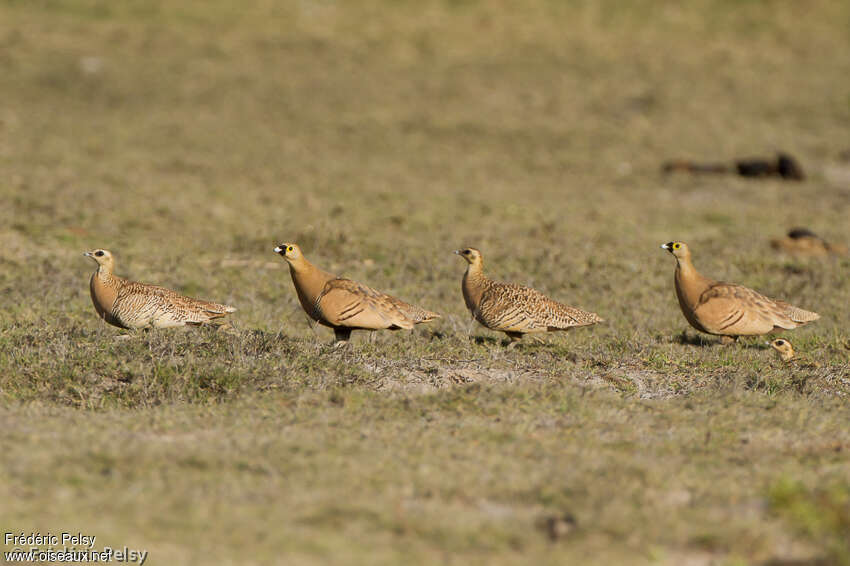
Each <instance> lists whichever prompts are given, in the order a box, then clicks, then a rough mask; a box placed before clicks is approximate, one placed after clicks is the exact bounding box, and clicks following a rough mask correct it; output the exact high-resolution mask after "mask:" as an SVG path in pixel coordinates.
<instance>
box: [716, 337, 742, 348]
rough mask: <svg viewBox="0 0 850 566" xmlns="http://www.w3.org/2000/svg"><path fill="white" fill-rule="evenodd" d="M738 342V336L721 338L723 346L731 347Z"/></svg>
mask: <svg viewBox="0 0 850 566" xmlns="http://www.w3.org/2000/svg"><path fill="white" fill-rule="evenodd" d="M737 341H738V337H737V336H721V337H720V343H721V344H723V345H724V346H729V345H730V344H734V343H735V342H737Z"/></svg>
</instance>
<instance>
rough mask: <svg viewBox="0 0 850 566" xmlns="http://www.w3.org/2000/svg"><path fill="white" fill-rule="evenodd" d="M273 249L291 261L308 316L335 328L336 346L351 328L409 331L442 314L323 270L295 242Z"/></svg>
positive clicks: (290, 270) (297, 286) (292, 271)
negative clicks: (416, 325)
mask: <svg viewBox="0 0 850 566" xmlns="http://www.w3.org/2000/svg"><path fill="white" fill-rule="evenodd" d="M274 251H275V252H276V253H278V254H280V255H281V256H282V257H283V259H285V260H286V262H287V263H288V264H289V273H290V275H292V283H293V284H294V285H295V292H296V293H297V294H298V300H299V301H300V302H301V306H302V307H303V308H304V310H305V311H306V312H307V315H308V316H309V317H310V318H312V319H313V320H315V321H316V322H318V323H319V324H321V325H323V326H328V327H330V328H333V330H334V337H335V339H336V343H337V345H341V344H345V343H347V342H348V339H349V338H350V337H351V331H352V330H382V329H388V330H399V329H402V328H403V329H406V330H410V329H411V328H413V325H415V324H419V323H422V322H430V321H432V320H434V319H435V318H439V317H440V315H439V314H437V313H435V312H431V311H427V310H425V309H422V308H419V307H417V306H414V305H410V304H408V303H405V302H404V301H401V300H399V299H396V298H395V297H391V296H390V295H386V294H384V293H381V292H380V291H376V290H375V289H372V288H371V287H367V286H366V285H363V284H362V283H358V282H356V281H352V280H351V279H343V278H342V277H337V276H336V275H333V274H331V273H328V272H327V271H322V270H321V269H319V268H318V267H316V266H315V265H313V264H312V263H310V262H309V261H307V258H305V257H304V254H303V253H301V248H299V247H298V245H296V244H280V245H279V246H278V247H276V248H275V249H274Z"/></svg>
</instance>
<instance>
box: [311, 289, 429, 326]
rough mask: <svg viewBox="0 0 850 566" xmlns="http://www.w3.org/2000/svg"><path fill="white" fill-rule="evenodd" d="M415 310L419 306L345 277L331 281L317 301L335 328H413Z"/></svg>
mask: <svg viewBox="0 0 850 566" xmlns="http://www.w3.org/2000/svg"><path fill="white" fill-rule="evenodd" d="M411 308H414V309H415V308H416V307H413V306H412V305H408V304H407V303H405V302H404V301H400V300H399V299H396V298H395V297H391V296H389V295H387V294H385V293H381V292H380V291H377V290H375V289H372V288H371V287H367V286H366V285H363V284H362V283H357V282H356V281H352V280H351V279H342V278H337V279H331V280H330V281H328V282H327V283H326V284H325V287H324V289H322V292H321V294H320V295H319V297H318V298H317V299H316V310H317V311H318V312H319V313H320V314H321V317H322V318H323V319H324V320H325V321H327V322H328V323H329V324H331V325H332V326H344V327H349V328H364V329H370V330H377V329H380V328H394V329H395V328H405V329H410V328H413V325H414V323H415V322H416V321H415V320H414V319H413V318H412V317H411V316H409V314H408V311H409V309H411ZM426 312H427V311H426ZM432 314H433V313H432Z"/></svg>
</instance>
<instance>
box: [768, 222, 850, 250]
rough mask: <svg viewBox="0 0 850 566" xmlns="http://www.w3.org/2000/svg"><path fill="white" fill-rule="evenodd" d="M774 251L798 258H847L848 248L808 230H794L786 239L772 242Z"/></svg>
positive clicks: (776, 239)
mask: <svg viewBox="0 0 850 566" xmlns="http://www.w3.org/2000/svg"><path fill="white" fill-rule="evenodd" d="M770 245H771V247H772V248H773V249H775V250H779V251H781V252H785V253H787V254H791V255H796V256H816V257H822V256H827V255H836V256H846V255H847V246H844V245H841V244H832V243H830V242H827V241H826V240H824V239H823V238H821V237H820V236H818V235H817V234H815V233H814V232H812V231H811V230H809V229H808V228H793V229H791V230H789V231H788V235H787V236H786V237H784V238H775V239H773V240H771V241H770Z"/></svg>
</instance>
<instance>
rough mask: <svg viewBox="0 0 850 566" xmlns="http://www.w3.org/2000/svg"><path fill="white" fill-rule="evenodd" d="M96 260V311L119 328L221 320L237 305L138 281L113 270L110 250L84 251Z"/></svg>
mask: <svg viewBox="0 0 850 566" xmlns="http://www.w3.org/2000/svg"><path fill="white" fill-rule="evenodd" d="M83 255H85V256H87V257H90V258H92V259H93V260H94V261H95V262H97V271H95V272H94V274H93V275H92V276H91V282H90V290H91V300H92V302H93V303H94V308H95V309H96V310H97V314H98V315H99V316H100V318H102V319H103V320H105V321H106V322H108V323H109V324H111V325H113V326H118V327H119V328H130V329H135V328H145V327H153V328H169V327H174V326H186V325H193V326H197V325H201V324H208V323H213V322H216V323H217V322H220V321H217V320H216V319H220V318H222V317H224V316H226V315H227V314H229V313H232V312H234V311H235V310H236V309H235V308H233V307H230V306H227V305H222V304H219V303H211V302H208V301H202V300H200V299H193V298H191V297H186V296H184V295H181V294H179V293H176V292H174V291H172V290H170V289H166V288H164V287H158V286H156V285H148V284H146V283H137V282H135V281H128V280H127V279H124V278H122V277H118V276H117V275H115V274H114V273H113V270H114V268H115V260H114V259H113V257H112V254H111V253H110V252H109V251H107V250H92V251H90V252H86V253H85V254H83Z"/></svg>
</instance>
